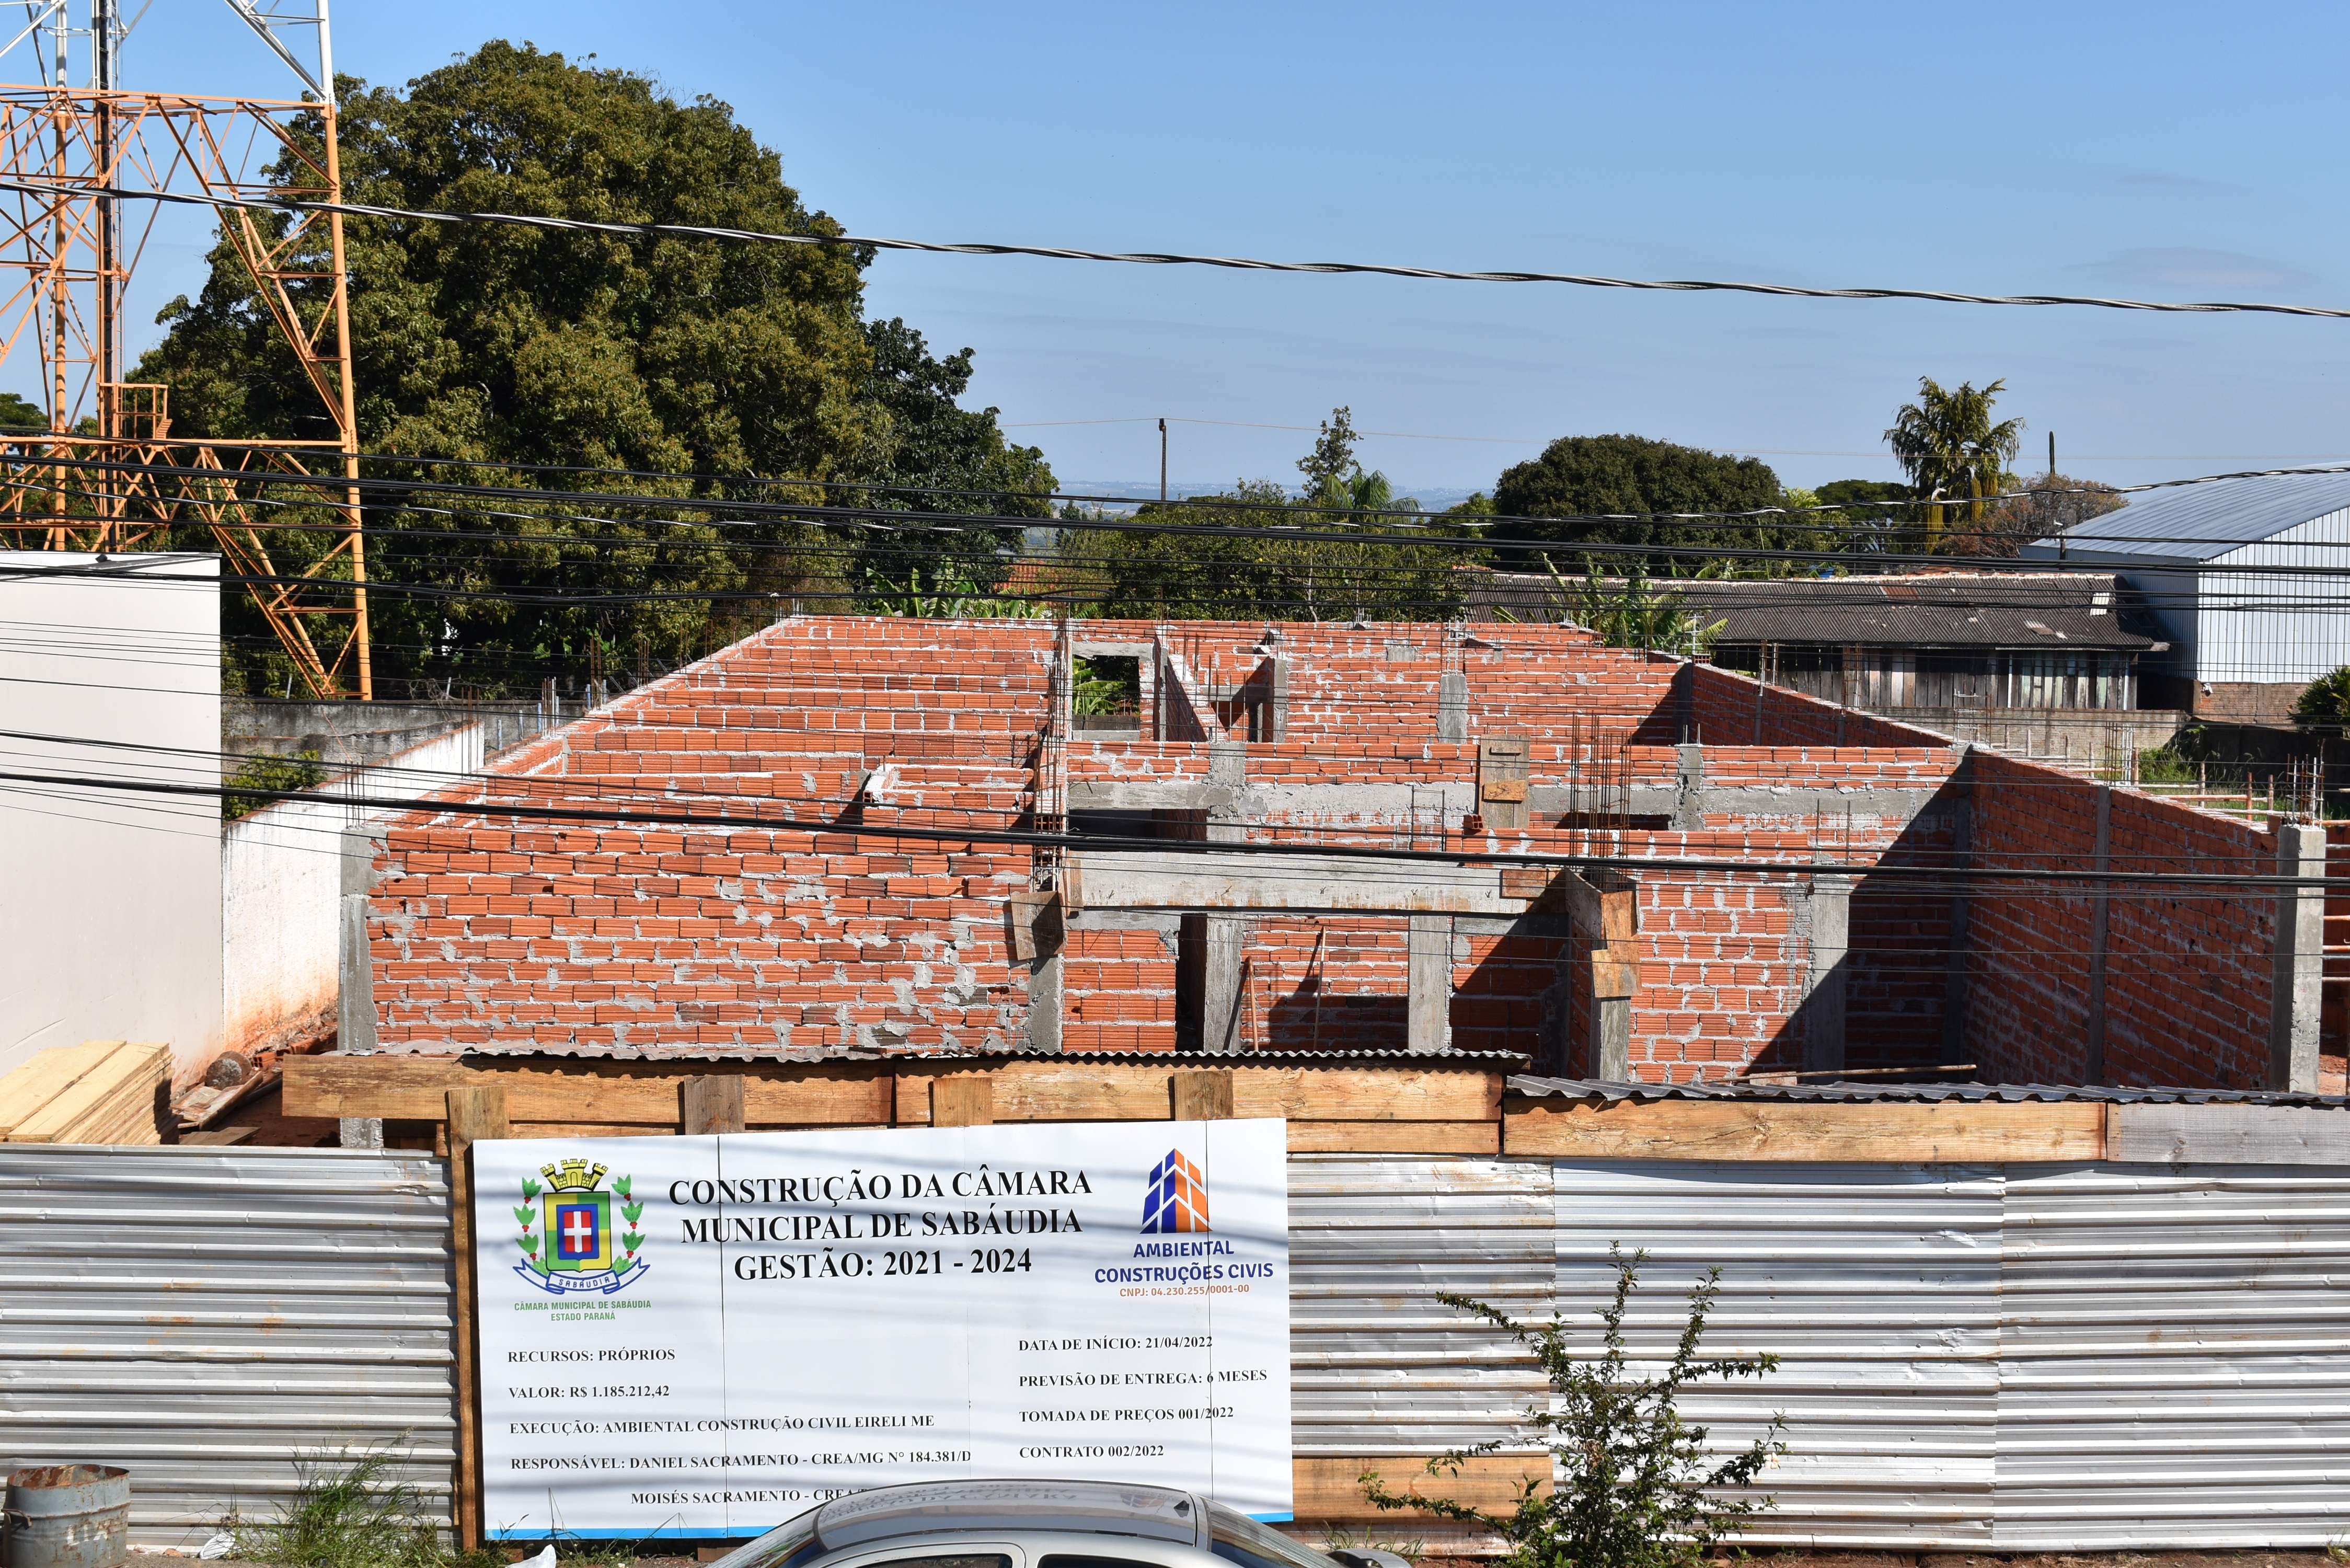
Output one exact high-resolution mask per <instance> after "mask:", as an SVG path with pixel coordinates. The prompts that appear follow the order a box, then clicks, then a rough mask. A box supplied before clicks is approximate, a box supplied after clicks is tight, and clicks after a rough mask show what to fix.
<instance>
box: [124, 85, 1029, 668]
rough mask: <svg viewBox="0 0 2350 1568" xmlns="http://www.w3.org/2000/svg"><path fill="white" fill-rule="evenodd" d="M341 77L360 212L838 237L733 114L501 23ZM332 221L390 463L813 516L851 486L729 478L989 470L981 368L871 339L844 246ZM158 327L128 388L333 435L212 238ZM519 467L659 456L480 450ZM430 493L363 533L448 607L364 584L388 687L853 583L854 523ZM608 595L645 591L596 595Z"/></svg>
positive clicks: (735, 620) (391, 565)
mask: <svg viewBox="0 0 2350 1568" xmlns="http://www.w3.org/2000/svg"><path fill="white" fill-rule="evenodd" d="M338 85H339V86H340V88H341V89H342V99H341V113H340V118H339V130H340V141H341V158H342V168H343V176H344V183H345V190H346V193H347V197H348V200H350V201H353V202H364V203H370V204H376V205H382V206H389V207H401V208H432V209H438V210H442V211H460V212H462V211H467V210H473V211H494V212H509V213H531V214H541V215H547V216H560V217H575V218H587V219H596V220H603V221H618V222H631V223H681V224H702V225H716V226H723V227H733V228H741V229H753V230H764V231H770V232H789V233H803V234H827V233H830V234H837V233H839V232H840V230H839V228H838V226H837V224H835V223H833V221H832V220H831V219H830V218H828V217H827V216H826V215H825V214H823V213H818V212H814V211H811V210H810V209H809V208H808V207H807V205H806V203H805V202H803V201H802V200H801V198H800V196H799V194H798V192H796V191H795V190H794V189H793V188H792V187H791V186H790V185H788V184H786V183H785V181H784V178H783V166H782V161H781V159H780V158H779V157H778V156H777V155H776V154H775V152H774V151H771V150H769V149H767V148H765V147H763V146H761V145H760V144H759V143H758V141H757V140H756V139H755V138H754V136H753V134H752V133H751V131H750V130H748V129H747V128H745V127H743V126H742V125H740V124H738V123H736V121H735V119H734V118H733V112H732V110H731V109H728V107H727V106H726V105H725V104H723V103H720V102H718V101H716V100H714V99H707V98H703V99H694V100H692V101H691V102H685V103H681V102H679V101H677V100H676V99H672V98H671V97H669V96H667V95H665V94H664V93H662V92H661V91H660V90H659V89H658V88H657V87H656V86H655V84H654V83H653V82H651V81H650V79H648V78H645V77H642V76H639V75H637V74H635V73H632V72H629V71H625V70H617V69H604V68H595V67H587V66H583V65H579V64H575V63H573V62H571V61H568V60H566V59H565V58H564V57H562V56H561V55H558V54H551V53H544V52H541V51H539V50H537V49H536V48H534V47H530V46H528V45H524V46H520V47H516V46H515V45H512V44H508V43H504V42H493V43H490V44H486V45H484V47H482V48H481V49H479V50H478V51H476V52H475V53H474V54H473V55H472V56H470V57H465V58H463V59H460V60H457V61H456V62H454V63H453V64H452V65H449V66H447V67H442V69H440V70H437V71H433V72H432V73H430V74H428V75H426V76H423V77H420V78H417V79H416V80H414V81H412V82H411V83H410V84H409V85H408V88H407V90H406V91H405V92H400V91H395V90H392V89H389V88H373V89H369V88H367V87H366V86H365V84H364V83H361V82H359V81H356V80H353V79H350V78H345V79H344V80H343V81H342V82H341V83H340V84H338ZM318 130H319V127H318V125H317V122H315V121H314V122H313V123H312V124H311V125H310V126H309V127H307V133H308V134H310V135H312V136H316V135H317V134H318ZM346 232H347V235H348V242H347V249H348V265H349V270H350V275H351V316H352V340H353V344H354V353H355V359H356V378H357V383H358V390H359V427H360V438H361V441H362V444H363V446H364V447H365V448H366V449H367V450H369V451H370V452H389V453H397V454H403V455H406V456H410V457H412V458H413V459H414V460H415V461H414V463H413V465H412V466H411V467H407V468H405V469H398V470H393V471H391V472H404V473H406V474H409V475H412V476H413V477H416V478H420V479H467V480H477V481H484V482H487V483H508V484H528V485H536V486H539V487H542V488H544V487H554V488H568V489H573V490H582V491H584V490H589V489H608V490H610V489H624V490H626V491H628V492H629V493H634V494H638V495H649V496H653V497H685V496H693V497H696V498H698V499H710V498H721V499H737V498H742V497H745V496H755V497H757V498H759V499H763V500H783V501H785V502H791V503H812V502H815V501H817V500H819V499H827V498H837V493H835V494H833V495H831V496H827V492H826V491H824V490H821V489H819V488H817V487H816V486H814V485H808V484H802V485H791V484H784V485H777V484H775V483H758V484H750V483H745V481H746V480H748V479H750V478H754V477H755V478H758V479H760V480H763V481H774V480H779V479H780V480H799V481H819V480H834V481H839V480H853V481H867V482H879V483H890V482H897V483H931V481H932V479H934V478H935V477H936V476H938V475H939V474H941V473H942V472H955V473H965V472H976V471H979V470H983V469H986V468H988V466H989V464H990V462H995V463H997V465H998V466H999V467H1001V466H1003V462H1004V459H1003V443H1002V438H1001V436H1000V435H999V434H994V433H993V431H994V427H993V417H992V414H991V415H984V416H983V415H972V414H967V413H965V412H964V411H963V410H960V409H959V408H956V407H955V406H954V403H953V397H954V395H955V394H957V393H959V392H960V391H961V390H962V386H963V384H964V382H965V380H967V379H968V376H969V358H968V355H967V354H966V355H965V356H962V357H959V358H957V359H955V360H951V361H948V362H947V363H945V364H939V363H937V362H933V361H929V360H928V358H927V356H926V355H925V354H924V352H923V349H922V346H921V342H920V337H919V336H918V335H913V334H910V333H908V332H906V331H904V330H903V329H902V328H901V327H899V326H898V324H895V323H889V324H878V323H877V324H872V325H871V326H870V327H868V324H867V323H866V322H865V321H864V320H863V319H862V317H861V304H862V300H861V292H860V290H861V274H862V270H863V268H864V266H865V265H866V264H867V263H868V261H869V259H870V258H869V256H868V255H865V254H860V253H858V252H857V251H855V250H853V249H850V248H847V247H842V246H799V245H775V244H717V243H711V242H706V241H684V240H667V239H664V240H645V239H639V238H630V237H622V236H614V235H598V234H577V233H562V232H554V231H539V230H533V229H525V228H514V227H502V226H489V225H471V224H442V223H425V222H408V221H402V220H383V219H359V218H354V219H350V220H348V222H347V225H346ZM316 259H318V260H320V262H321V266H322V270H323V257H322V256H321V257H319V258H316ZM160 319H161V321H162V322H163V323H165V324H166V325H167V326H168V327H169V328H170V330H169V333H168V335H167V336H166V337H165V339H164V340H163V342H162V343H161V345H159V346H158V347H157V348H155V349H153V350H152V351H151V352H150V353H149V354H148V355H147V356H146V357H145V358H144V359H143V360H142V362H141V363H140V367H139V369H138V370H137V371H136V372H135V376H136V378H137V379H143V380H161V381H167V382H169V383H170V384H171V386H172V414H173V429H174V433H175V434H179V435H214V436H220V437H224V438H238V437H262V436H277V437H286V436H295V437H311V438H327V437H330V436H331V434H332V431H331V427H330V425H329V424H328V421H327V418H326V414H325V410H323V409H322V408H321V407H320V405H319V404H318V401H317V398H316V396H315V395H314V394H313V393H312V392H311V391H310V389H309V388H308V386H307V383H306V381H305V380H304V379H303V377H302V375H301V373H300V372H299V370H298V369H296V367H295V365H294V363H293V361H292V358H291V357H290V355H288V353H287V352H286V349H285V348H284V346H283V345H282V344H281V343H279V342H278V341H276V338H275V336H274V331H275V329H274V327H272V326H271V325H270V322H269V318H268V317H267V315H266V313H265V312H264V311H263V310H262V309H261V308H260V306H259V302H258V301H257V300H256V299H255V296H254V294H253V291H252V287H251V285H250V282H249V280H247V279H246V278H245V277H244V275H242V272H241V269H240V268H239V266H238V264H237V262H236V260H235V258H234V254H232V253H231V252H230V251H229V250H228V249H227V247H226V246H225V245H222V246H220V247H219V248H217V249H215V251H214V252H213V257H212V275H211V278H210V280H209V281H208V282H207V284H206V285H205V286H204V288H203V292H202V294H201V295H200V296H198V297H196V298H195V299H193V300H190V299H187V298H185V297H182V298H180V299H176V300H174V301H172V304H171V305H170V306H167V307H166V308H165V310H164V311H163V313H162V315H161V317H160ZM926 421H927V423H926ZM974 421H976V423H974ZM931 427H943V428H938V429H933V428H931ZM991 438H992V440H993V447H992V448H991V447H990V441H991ZM433 459H464V460H472V461H473V462H477V463H488V464H491V465H493V466H491V467H489V468H486V469H484V468H479V467H472V468H465V467H458V466H455V465H453V464H442V463H435V462H432V460H433ZM522 463H550V464H568V465H577V466H580V467H601V468H622V469H633V470H640V471H645V472H644V474H643V475H641V476H634V477H630V478H628V479H627V480H625V481H618V480H615V479H614V478H612V477H611V476H609V475H597V474H580V475H572V476H568V477H566V476H562V475H548V474H544V473H529V472H525V471H523V470H521V469H520V468H519V467H515V468H510V469H502V468H499V467H497V466H494V465H499V464H517V465H518V464H522ZM1014 470H1016V471H1017V472H1013V471H1014ZM372 472H386V471H385V470H383V469H381V468H377V469H375V470H373V471H372ZM1040 472H1041V464H1040V463H1036V462H1034V461H1033V460H1031V461H1028V462H1026V463H1025V464H1024V463H1023V462H1017V461H1014V462H1011V464H1010V468H1009V469H1006V470H1005V472H1003V479H1004V481H1005V483H1012V482H1013V481H1014V479H1015V478H1016V479H1017V480H1019V481H1020V483H1022V485H1023V487H1026V486H1028V485H1031V484H1034V483H1035V482H1036V480H1037V478H1038V475H1039V473H1040ZM693 475H700V476H723V477H688V476H693ZM1045 483H1046V484H1047V485H1049V476H1045ZM415 499H416V500H417V501H418V503H419V504H416V505H413V506H410V507H407V508H404V509H387V510H385V511H382V512H380V513H377V514H372V515H371V516H370V518H369V521H370V524H373V525H375V526H392V527H397V528H398V529H399V530H400V533H399V535H398V537H396V538H392V539H385V540H374V541H370V546H371V547H370V556H371V561H372V564H373V567H374V570H373V572H372V573H371V575H376V576H383V577H387V578H390V580H391V581H393V582H395V583H400V584H403V585H410V586H423V587H432V588H434V589H439V590H443V591H445V592H446V593H448V594H450V595H451V596H452V597H441V598H426V597H414V596H401V595H399V594H396V593H388V594H381V595H379V596H377V597H376V598H375V599H374V601H373V604H372V607H371V610H372V617H373V620H374V628H375V637H376V640H377V661H376V662H377V670H378V671H379V676H380V678H381V677H384V676H387V675H388V676H389V677H390V678H391V679H390V686H391V689H392V690H394V691H396V690H398V687H399V678H400V677H401V676H406V677H408V678H409V679H410V680H411V683H413V682H415V681H418V680H432V681H434V683H435V684H437V683H438V681H439V680H459V681H463V682H464V683H466V684H470V685H473V686H475V687H477V688H479V689H483V690H486V691H498V690H501V689H504V690H515V689H517V688H521V689H527V687H528V686H529V685H530V684H532V683H535V681H536V679H537V677H538V675H539V674H541V673H543V672H544V673H553V672H556V671H563V672H570V671H576V670H581V669H583V668H584V667H585V665H586V663H587V658H588V654H589V650H590V649H593V648H596V647H598V646H599V645H600V646H601V647H603V648H604V649H605V650H606V651H607V654H608V656H617V657H618V658H619V659H622V660H626V659H628V658H629V656H630V653H631V650H632V649H644V648H647V647H648V646H649V647H650V649H653V650H654V651H655V652H656V653H657V654H658V655H659V656H660V657H662V658H665V659H666V658H674V657H677V656H679V655H681V654H685V653H691V652H694V651H698V650H699V649H702V648H704V647H707V646H708V645H709V644H710V643H711V642H712V641H714V640H716V639H718V638H720V637H722V636H723V635H726V634H727V633H730V632H733V631H737V630H739V629H741V628H743V626H744V625H745V624H746V623H747V622H748V621H749V620H750V619H751V618H752V616H753V614H754V610H753V608H752V607H749V606H746V605H744V604H743V602H742V600H741V598H739V597H737V598H733V599H729V598H726V597H712V596H727V595H734V596H744V595H765V594H780V593H785V592H789V591H791V590H793V589H795V588H801V587H807V588H811V589H820V588H825V587H832V588H836V589H837V588H839V587H843V586H844V585H845V586H847V587H849V588H851V589H854V588H855V587H858V583H857V576H858V570H857V566H856V563H857V559H858V556H857V551H858V545H859V543H860V541H859V539H858V537H857V536H856V535H848V536H847V537H845V538H844V537H843V536H842V535H839V534H837V532H820V531H817V530H815V529H813V528H810V527H806V526H802V525H799V524H792V523H788V522H776V521H774V520H772V519H751V520H744V521H745V522H746V523H747V525H745V526H719V525H717V524H722V523H723V522H725V521H727V519H725V518H723V516H722V517H718V518H715V519H712V520H711V521H710V522H708V523H705V524H697V525H695V526H691V527H677V526H669V525H664V524H660V522H658V521H656V519H657V518H658V517H659V516H660V514H661V509H660V508H659V507H655V506H646V507H638V508H619V509H615V508H608V507H593V508H590V507H587V506H586V505H585V504H577V505H533V504H512V503H500V504H495V505H494V506H493V505H492V504H486V503H484V504H478V505H476V504H463V503H450V502H444V501H438V500H435V501H433V502H432V504H431V505H430V506H429V507H428V506H426V505H425V504H422V503H423V501H424V499H425V498H423V497H421V496H420V497H416V498H415ZM892 504H896V505H900V506H902V505H903V504H905V503H903V502H902V501H899V502H897V503H892ZM987 509H989V508H985V507H972V508H971V510H987ZM279 515H280V516H281V518H298V517H300V516H301V515H302V514H298V513H296V514H279ZM896 536H897V537H898V538H899V541H900V545H899V548H900V553H901V555H909V556H910V555H911V554H912V552H909V551H907V550H906V549H905V546H904V543H903V541H904V539H905V537H906V535H903V534H900V535H896ZM272 547H273V549H274V550H276V551H277V552H278V554H279V556H280V557H281V561H282V560H284V559H285V558H286V557H292V558H293V559H294V560H296V562H298V561H299V560H300V559H301V558H302V556H303V555H304V552H305V550H306V549H307V550H309V551H310V552H312V553H315V552H316V551H317V549H319V548H322V547H323V544H322V542H321V540H320V539H319V537H318V536H312V537H311V538H310V539H309V540H307V541H305V540H302V539H299V538H291V537H289V536H287V535H279V536H277V537H276V539H275V540H273V543H272ZM991 553H992V552H991ZM926 566H927V563H923V562H920V561H916V562H915V563H914V564H913V566H910V568H909V569H923V568H924V567H926ZM616 593H618V594H623V595H626V594H634V595H637V596H639V597H635V598H633V599H629V600H625V601H616V600H612V599H610V598H608V597H604V596H610V595H613V594H616ZM665 594H666V595H674V596H677V597H657V596H660V595H665ZM713 605H715V606H716V609H715V610H714V611H713V608H712V606H713ZM230 613H231V618H232V621H231V624H232V627H233V628H234V629H235V630H237V631H241V632H244V633H245V634H246V635H247V636H248V637H251V636H252V635H253V634H255V633H256V632H258V631H259V629H260V628H258V626H257V625H255V624H254V617H253V615H252V613H251V612H250V610H249V609H247V608H246V607H244V605H243V604H242V603H241V602H240V603H239V604H238V605H237V606H236V607H235V608H234V609H233V610H232V611H231V612H230ZM756 613H758V614H760V615H762V616H763V615H764V611H763V610H761V611H758V612H756ZM240 623H241V624H240ZM256 640H259V639H256ZM251 673H256V674H257V673H261V672H259V671H254V672H251ZM269 683H270V684H271V685H275V684H276V680H275V678H274V671H273V672H270V680H269Z"/></svg>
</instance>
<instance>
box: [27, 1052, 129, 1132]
mask: <svg viewBox="0 0 2350 1568" xmlns="http://www.w3.org/2000/svg"><path fill="white" fill-rule="evenodd" d="M127 1044H130V1042H129V1041H126V1040H85V1041H83V1042H82V1043H81V1044H78V1045H52V1046H50V1047H48V1048H47V1050H44V1051H36V1052H35V1053H33V1055H32V1058H31V1060H29V1061H26V1062H23V1063H20V1064H17V1066H16V1069H15V1070H14V1071H12V1072H11V1073H9V1075H7V1076H6V1077H5V1078H0V1139H5V1138H8V1137H12V1136H13V1135H14V1134H15V1132H16V1126H17V1124H18V1123H20V1122H23V1121H25V1120H26V1119H27V1118H28V1117H30V1116H33V1115H34V1114H35V1113H36V1112H37V1111H39V1110H40V1109H41V1108H42V1107H43V1106H47V1104H48V1103H49V1102H50V1101H51V1100H53V1099H55V1098H57V1096H59V1095H62V1094H64V1093H65V1092H66V1091H67V1090H68V1089H70V1088H72V1087H73V1086H74V1085H76V1084H78V1083H79V1082H80V1081H81V1080H82V1079H83V1078H84V1077H86V1076H88V1075H89V1074H90V1073H91V1072H93V1071H95V1070H96V1069H97V1068H98V1067H99V1066H100V1065H102V1064H104V1063H105V1061H106V1059H107V1058H108V1057H109V1056H111V1055H112V1054H114V1053H115V1052H117V1051H120V1050H121V1049H122V1048H123V1046H125V1045H127Z"/></svg>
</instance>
